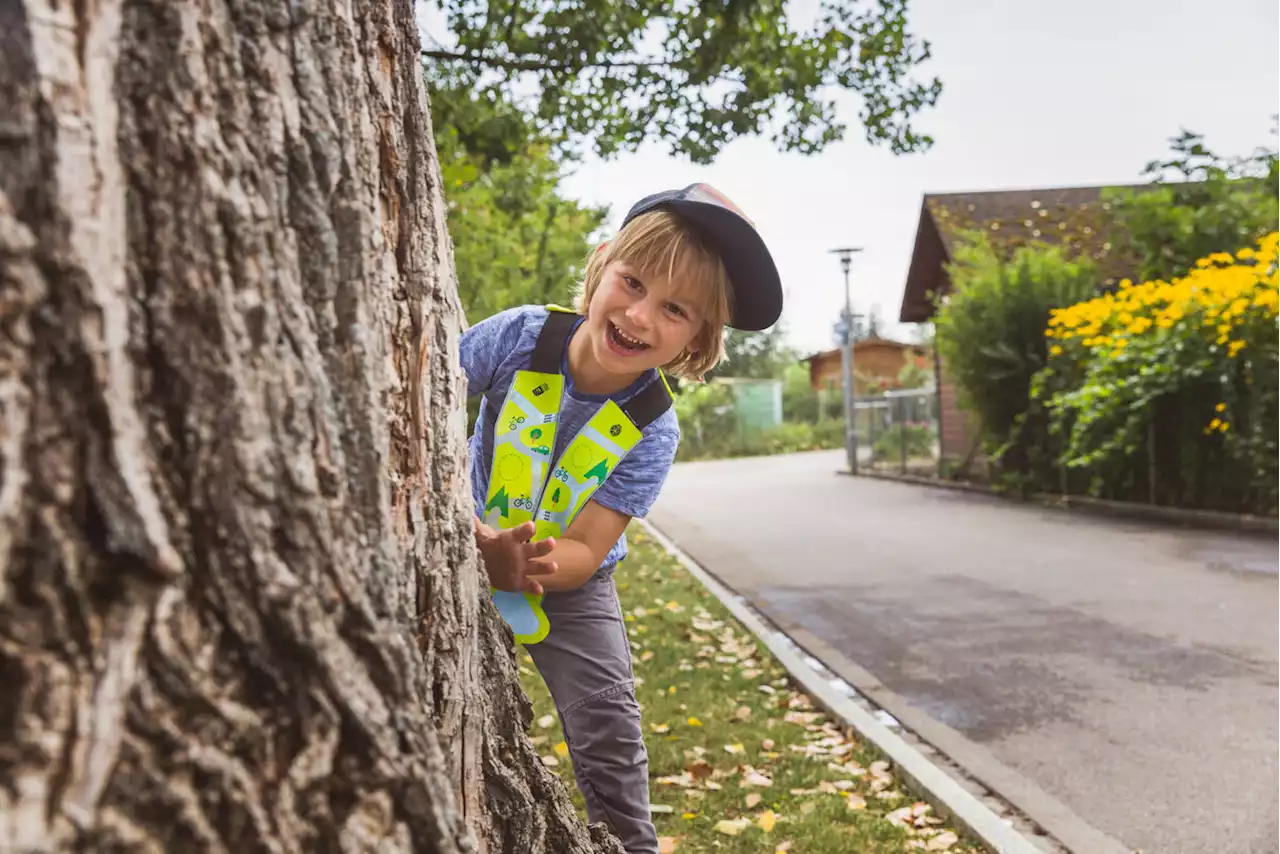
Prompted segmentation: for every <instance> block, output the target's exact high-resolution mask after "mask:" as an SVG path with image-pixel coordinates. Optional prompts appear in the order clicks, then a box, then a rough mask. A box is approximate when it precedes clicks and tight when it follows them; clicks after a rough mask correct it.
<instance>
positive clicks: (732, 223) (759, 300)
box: [622, 184, 782, 332]
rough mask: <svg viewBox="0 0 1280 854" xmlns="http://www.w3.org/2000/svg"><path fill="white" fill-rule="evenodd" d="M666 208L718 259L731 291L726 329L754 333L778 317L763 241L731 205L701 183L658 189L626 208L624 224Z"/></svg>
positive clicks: (774, 280)
mask: <svg viewBox="0 0 1280 854" xmlns="http://www.w3.org/2000/svg"><path fill="white" fill-rule="evenodd" d="M659 208H666V209H669V210H671V211H674V212H675V213H677V214H679V215H680V217H681V218H683V219H685V220H687V221H688V222H689V223H690V224H692V225H693V227H694V228H696V229H697V230H698V232H699V233H700V234H701V235H702V236H703V237H705V238H706V239H707V241H708V242H709V243H711V244H712V248H713V249H715V251H716V254H718V255H719V256H720V260H721V262H722V263H723V264H724V268H725V271H726V272H727V273H728V274H729V284H730V286H731V287H732V289H733V293H732V300H731V309H730V318H729V325H730V326H732V327H733V328H734V329H742V330H744V331H747V332H759V331H761V330H764V329H768V328H769V327H770V326H773V324H775V323H777V322H778V318H779V317H780V316H781V315H782V280H781V279H780V278H779V277H778V268H777V267H776V266H775V265H774V263H773V256H772V255H770V254H769V249H768V248H767V247H766V246H765V245H764V240H763V238H761V237H760V234H759V232H757V231H756V229H755V226H753V225H752V224H751V223H750V222H749V221H748V220H747V218H746V217H744V216H743V215H742V214H741V213H739V212H738V210H737V209H736V208H734V207H733V205H732V203H731V202H730V201H729V200H728V199H726V198H724V197H723V196H721V195H720V193H719V192H717V191H716V190H715V189H714V188H713V187H711V186H709V185H707V184H690V185H689V186H688V187H685V188H684V189H683V190H664V191H663V192H661V193H654V194H653V195H652V196H645V197H644V198H643V199H641V200H640V201H638V202H636V203H635V204H634V205H632V207H631V210H629V211H627V217H626V219H624V220H623V221H622V224H623V225H624V226H625V225H626V224H627V223H629V222H631V220H633V219H635V218H636V217H638V216H639V215H640V214H642V213H648V212H649V211H652V210H658V209H659Z"/></svg>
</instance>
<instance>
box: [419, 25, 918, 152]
mask: <svg viewBox="0 0 1280 854" xmlns="http://www.w3.org/2000/svg"><path fill="white" fill-rule="evenodd" d="M795 5H796V4H794V3H788V2H786V0H757V2H747V3H725V2H699V3H693V4H668V3H660V4H654V3H635V2H620V0H573V2H569V3H551V2H547V0H513V2H511V3H507V4H503V5H502V6H501V7H499V6H497V5H495V4H492V3H488V2H480V0H441V2H439V4H438V8H439V9H440V11H441V12H442V13H443V14H444V18H445V21H446V25H447V27H448V30H449V33H450V36H451V37H452V41H453V45H452V46H450V47H445V46H443V45H441V44H438V43H433V40H432V39H430V37H428V40H427V41H428V44H427V49H425V50H424V51H423V55H424V57H426V58H427V60H428V61H427V63H426V65H427V69H428V73H429V75H430V77H431V80H432V82H433V83H434V84H436V85H437V86H440V87H442V88H445V89H450V90H454V91H461V92H473V93H475V94H476V97H477V98H478V99H480V100H482V101H484V102H487V103H518V104H520V105H521V109H522V111H523V112H525V113H526V114H527V116H528V120H529V122H530V123H531V125H532V126H533V128H534V129H535V130H536V133H537V135H540V136H543V137H545V138H548V139H551V140H554V141H555V142H556V143H557V144H558V145H563V146H564V147H565V148H566V149H576V148H578V147H580V146H581V143H582V141H584V140H588V141H590V144H591V145H593V146H594V149H595V151H596V152H597V153H598V154H600V155H601V156H603V157H608V156H611V155H613V154H616V153H618V152H620V151H634V150H635V149H637V148H638V147H639V146H640V144H641V143H643V142H644V141H645V140H646V139H657V140H660V141H662V142H664V143H666V144H667V145H668V146H669V147H670V149H671V151H672V153H674V154H677V155H681V156H686V157H689V158H690V159H691V160H693V161H694V162H696V163H708V162H710V161H711V160H712V159H713V158H714V157H715V155H716V154H717V153H718V152H719V151H720V150H721V149H722V148H724V146H725V145H726V144H728V143H729V142H731V141H732V140H734V139H736V138H738V137H741V136H748V135H757V134H764V133H768V134H769V135H770V136H771V137H772V139H773V141H774V143H775V144H776V145H777V146H779V147H780V148H782V149H784V150H788V151H799V152H802V153H806V154H808V153H813V152H817V151H820V150H821V149H823V148H824V147H825V146H827V145H828V144H830V143H832V142H834V141H837V140H839V139H841V138H842V137H843V135H844V131H845V129H846V128H845V125H844V123H843V122H841V121H840V120H839V118H838V117H837V110H836V100H837V93H839V92H840V91H841V90H843V91H846V92H851V93H853V94H854V95H856V96H857V97H858V98H859V99H860V100H861V110H860V112H859V116H858V118H859V120H860V122H861V124H862V125H863V128H864V132H865V135H866V138H867V139H868V140H869V141H870V142H872V143H877V144H887V145H888V146H889V148H890V149H891V150H892V151H893V152H895V153H904V152H912V151H919V150H923V149H925V148H927V147H928V146H929V144H930V143H931V142H932V140H931V139H930V137H929V136H927V135H925V134H922V133H919V132H917V131H916V129H915V128H914V127H913V120H914V119H915V117H916V115H917V114H918V113H919V111H920V110H921V109H923V108H925V107H929V106H932V105H933V104H934V103H935V102H936V100H937V98H938V95H939V94H940V93H941V90H942V85H941V83H940V82H939V81H938V80H936V79H934V80H931V81H929V82H927V83H920V82H917V81H915V80H914V79H912V76H911V75H912V73H913V72H914V71H915V69H916V66H918V65H919V64H920V63H922V62H924V61H925V60H926V59H928V58H929V44H928V42H924V41H920V40H918V39H916V38H915V37H914V36H912V35H911V34H910V33H909V32H908V31H907V20H906V18H907V14H906V7H907V2H906V0H822V2H821V3H820V5H819V8H818V9H817V16H816V20H815V21H814V22H813V23H812V24H811V25H810V26H807V27H804V28H793V26H792V22H793V20H794V19H795V17H797V15H796V14H795V13H797V12H798V10H797V9H795V8H794V7H795ZM460 118H461V116H457V117H448V120H446V121H441V120H440V118H439V117H437V127H441V126H445V125H448V124H449V123H450V121H453V120H455V119H460ZM459 126H461V125H459ZM490 132H492V134H493V136H494V138H495V139H496V140H497V142H493V143H491V142H489V141H481V140H480V139H479V138H478V137H479V136H481V135H488V134H489V133H490ZM515 132H516V131H514V130H513V128H512V127H511V126H510V125H509V124H507V123H506V122H505V121H499V122H490V123H488V124H486V125H484V126H483V127H482V126H478V125H472V126H471V129H470V130H468V134H469V137H468V139H466V140H465V141H464V143H465V144H466V145H467V147H468V148H469V149H470V150H472V151H475V152H480V151H482V150H485V149H490V148H495V147H501V146H502V145H504V144H505V142H504V140H509V139H510V136H511V134H512V133H515Z"/></svg>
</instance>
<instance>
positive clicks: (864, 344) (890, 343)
mask: <svg viewBox="0 0 1280 854" xmlns="http://www.w3.org/2000/svg"><path fill="white" fill-rule="evenodd" d="M876 346H884V347H892V348H896V349H899V350H908V349H911V350H919V349H922V347H921V345H919V344H908V343H906V342H904V341H894V340H893V339H892V338H879V337H876V338H859V339H858V340H857V341H854V342H853V351H854V353H857V352H858V351H859V350H866V349H867V348H869V347H876ZM839 355H840V348H839V347H835V348H833V349H831V350H819V351H818V352H817V353H813V354H811V355H808V356H805V357H804V358H803V359H801V360H800V361H802V362H812V361H814V360H815V359H825V358H828V357H831V356H839Z"/></svg>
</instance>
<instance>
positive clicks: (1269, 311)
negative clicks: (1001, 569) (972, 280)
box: [1038, 232, 1280, 513]
mask: <svg viewBox="0 0 1280 854" xmlns="http://www.w3.org/2000/svg"><path fill="white" fill-rule="evenodd" d="M1276 261H1277V235H1276V233H1274V232H1273V233H1271V234H1270V235H1268V236H1266V237H1264V238H1263V239H1262V240H1261V241H1260V242H1259V244H1258V246H1257V248H1256V249H1255V248H1246V249H1242V250H1240V251H1239V252H1238V253H1236V254H1235V255H1234V256H1233V255H1231V254H1229V253H1225V252H1219V253H1216V254H1213V255H1210V256H1209V257H1207V258H1202V259H1201V260H1200V261H1198V262H1197V263H1196V265H1195V267H1194V268H1193V269H1192V270H1191V271H1190V272H1189V273H1187V274H1186V275H1185V276H1182V277H1179V278H1174V279H1171V280H1170V281H1167V282H1166V281H1151V282H1145V283H1142V284H1137V285H1133V284H1130V283H1128V282H1124V283H1121V287H1120V289H1119V290H1118V291H1116V292H1115V293H1110V294H1104V295H1103V296H1100V297H1097V298H1095V299H1090V300H1087V301H1084V302H1080V303H1078V304H1076V305H1072V306H1070V307H1068V308H1064V309H1060V310H1058V311H1054V312H1053V313H1052V314H1051V316H1050V318H1049V323H1048V328H1047V330H1046V331H1045V335H1046V337H1047V338H1048V340H1049V343H1050V345H1051V346H1050V347H1049V355H1050V363H1049V368H1048V369H1047V370H1046V371H1045V372H1044V374H1043V375H1042V376H1041V377H1040V378H1038V385H1039V387H1040V388H1039V394H1040V397H1041V398H1042V399H1043V400H1045V402H1046V403H1047V404H1048V407H1049V410H1050V413H1051V415H1052V418H1053V428H1054V429H1055V430H1057V431H1059V432H1060V433H1061V434H1063V435H1065V436H1066V437H1067V438H1068V445H1067V448H1066V452H1065V454H1064V461H1065V462H1066V463H1067V464H1068V465H1069V466H1073V467H1077V468H1080V469H1084V470H1087V471H1092V472H1094V473H1095V477H1104V476H1105V477H1107V478H1109V479H1110V480H1123V479H1126V477H1127V478H1128V479H1132V480H1134V481H1136V482H1138V483H1145V478H1144V477H1143V475H1144V474H1146V472H1145V469H1146V468H1147V467H1148V466H1150V467H1151V468H1152V469H1154V473H1155V475H1156V478H1155V481H1156V482H1155V484H1149V483H1146V484H1145V485H1146V486H1147V487H1148V489H1150V490H1151V491H1152V492H1154V493H1155V494H1156V497H1157V498H1158V499H1162V500H1161V503H1171V504H1181V505H1183V506H1201V507H1210V508H1214V509H1223V510H1242V511H1250V512H1255V513H1275V511H1276V477H1277V445H1276V435H1277V429H1278V425H1277V408H1276V387H1277V383H1278V382H1280V376H1278V375H1277V354H1276V319H1277V301H1278V300H1277V273H1276ZM1135 460H1136V461H1137V463H1138V468H1139V471H1138V472H1136V473H1129V474H1128V475H1126V470H1127V469H1132V468H1133V467H1134V461H1135ZM1148 476H1149V475H1148Z"/></svg>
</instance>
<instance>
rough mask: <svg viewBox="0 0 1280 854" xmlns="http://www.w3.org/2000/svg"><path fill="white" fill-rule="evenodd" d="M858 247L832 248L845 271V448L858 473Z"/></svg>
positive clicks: (851, 468)
mask: <svg viewBox="0 0 1280 854" xmlns="http://www.w3.org/2000/svg"><path fill="white" fill-rule="evenodd" d="M861 251H862V249H861V248H858V247H845V248H842V249H832V250H831V254H832V255H835V256H837V257H838V258H839V259H840V269H841V270H842V271H843V272H844V347H842V348H841V352H840V364H841V369H842V373H843V374H844V449H845V454H846V455H847V456H848V458H849V473H850V474H857V473H858V419H857V415H858V411H857V405H856V402H857V390H856V388H855V386H854V382H853V304H852V303H851V302H850V300H849V268H850V267H851V266H852V265H853V255H854V253H855V252H861Z"/></svg>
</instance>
